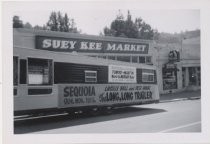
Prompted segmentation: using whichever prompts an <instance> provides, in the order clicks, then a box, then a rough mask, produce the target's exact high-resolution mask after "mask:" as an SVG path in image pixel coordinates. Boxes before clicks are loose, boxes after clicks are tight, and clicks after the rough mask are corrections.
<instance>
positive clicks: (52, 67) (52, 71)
mask: <svg viewBox="0 0 210 144" xmlns="http://www.w3.org/2000/svg"><path fill="white" fill-rule="evenodd" d="M29 59H39V60H46V61H47V66H48V68H49V67H50V63H51V68H49V73H50V71H51V75H49V78H51V80H50V79H49V83H48V84H29ZM26 70H27V84H28V85H29V86H52V85H53V84H54V65H53V59H46V58H40V57H27V69H26Z"/></svg>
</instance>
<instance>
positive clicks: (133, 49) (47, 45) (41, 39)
mask: <svg viewBox="0 0 210 144" xmlns="http://www.w3.org/2000/svg"><path fill="white" fill-rule="evenodd" d="M36 48H37V49H43V50H50V51H60V52H73V51H76V52H88V53H91V52H93V53H139V54H148V49H149V44H148V43H133V42H132V43H131V42H123V41H122V42H114V41H102V40H91V39H76V38H60V37H46V36H36Z"/></svg>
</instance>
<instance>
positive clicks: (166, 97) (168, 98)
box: [160, 90, 201, 103]
mask: <svg viewBox="0 0 210 144" xmlns="http://www.w3.org/2000/svg"><path fill="white" fill-rule="evenodd" d="M200 98H201V91H200V90H198V91H183V92H178V93H171V94H161V95H160V103H163V102H172V101H179V100H189V99H200Z"/></svg>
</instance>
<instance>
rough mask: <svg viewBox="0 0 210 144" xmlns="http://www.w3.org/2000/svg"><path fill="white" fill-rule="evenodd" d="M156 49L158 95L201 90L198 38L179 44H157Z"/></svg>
mask: <svg viewBox="0 0 210 144" xmlns="http://www.w3.org/2000/svg"><path fill="white" fill-rule="evenodd" d="M156 49H157V50H158V51H156V52H157V53H156V54H157V55H156V64H155V65H157V67H158V72H159V74H158V76H159V78H158V81H159V91H160V93H162V94H164V93H173V92H180V91H184V90H190V91H191V90H199V89H200V88H201V68H200V37H196V38H190V39H186V40H183V41H182V43H180V44H157V47H156Z"/></svg>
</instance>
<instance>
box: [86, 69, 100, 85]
mask: <svg viewBox="0 0 210 144" xmlns="http://www.w3.org/2000/svg"><path fill="white" fill-rule="evenodd" d="M85 82H91V83H92V82H93V83H96V82H97V71H87V70H86V71H85Z"/></svg>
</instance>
